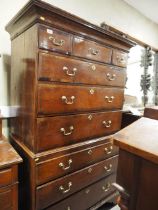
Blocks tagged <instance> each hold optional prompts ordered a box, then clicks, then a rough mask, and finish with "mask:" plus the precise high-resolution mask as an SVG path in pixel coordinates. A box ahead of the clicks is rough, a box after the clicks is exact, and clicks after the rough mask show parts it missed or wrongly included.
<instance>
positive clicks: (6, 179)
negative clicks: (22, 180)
mask: <svg viewBox="0 0 158 210" xmlns="http://www.w3.org/2000/svg"><path fill="white" fill-rule="evenodd" d="M12 182H13V180H12V169H11V168H7V169H1V170H0V187H4V186H7V185H10V184H12Z"/></svg>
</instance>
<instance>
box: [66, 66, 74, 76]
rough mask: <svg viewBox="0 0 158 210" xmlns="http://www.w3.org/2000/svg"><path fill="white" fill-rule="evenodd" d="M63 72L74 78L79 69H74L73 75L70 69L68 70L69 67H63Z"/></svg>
mask: <svg viewBox="0 0 158 210" xmlns="http://www.w3.org/2000/svg"><path fill="white" fill-rule="evenodd" d="M63 70H64V71H66V74H67V75H68V76H70V77H74V76H75V74H76V71H77V68H73V69H72V72H73V73H69V69H68V67H66V66H64V67H63Z"/></svg>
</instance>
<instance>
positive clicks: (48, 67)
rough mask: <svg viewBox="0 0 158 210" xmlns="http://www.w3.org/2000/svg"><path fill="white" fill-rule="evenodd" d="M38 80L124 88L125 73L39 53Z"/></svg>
mask: <svg viewBox="0 0 158 210" xmlns="http://www.w3.org/2000/svg"><path fill="white" fill-rule="evenodd" d="M38 79H39V80H40V81H52V82H66V83H78V84H80V83H82V84H91V85H110V86H119V87H124V86H125V81H126V71H125V69H121V68H118V67H114V66H108V65H99V64H96V63H90V62H85V61H80V60H77V59H72V58H69V57H65V56H57V55H55V54H52V53H46V52H40V53H39V68H38Z"/></svg>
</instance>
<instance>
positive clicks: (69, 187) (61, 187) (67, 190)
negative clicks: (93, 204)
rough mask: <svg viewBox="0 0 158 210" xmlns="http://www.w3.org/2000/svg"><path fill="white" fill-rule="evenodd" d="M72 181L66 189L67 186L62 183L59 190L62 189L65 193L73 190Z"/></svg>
mask: <svg viewBox="0 0 158 210" xmlns="http://www.w3.org/2000/svg"><path fill="white" fill-rule="evenodd" d="M71 186H72V182H69V183H68V188H67V189H66V190H65V188H64V187H63V186H62V185H61V186H60V187H59V190H60V191H62V193H63V194H65V193H68V192H69V191H70V190H71Z"/></svg>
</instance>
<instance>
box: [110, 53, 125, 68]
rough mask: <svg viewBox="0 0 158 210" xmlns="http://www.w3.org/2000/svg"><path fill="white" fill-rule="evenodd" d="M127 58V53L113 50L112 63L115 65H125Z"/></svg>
mask: <svg viewBox="0 0 158 210" xmlns="http://www.w3.org/2000/svg"><path fill="white" fill-rule="evenodd" d="M127 60H128V54H127V53H124V52H120V51H118V50H113V54H112V63H113V64H114V65H116V66H120V67H126V66H127Z"/></svg>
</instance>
